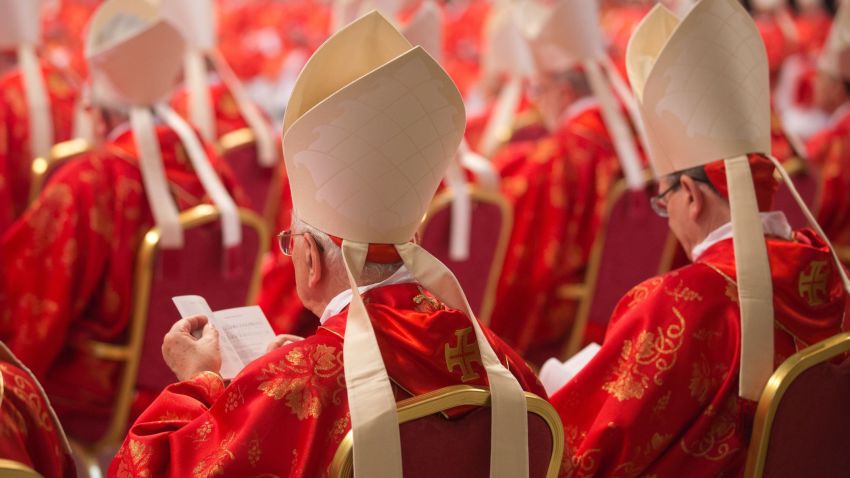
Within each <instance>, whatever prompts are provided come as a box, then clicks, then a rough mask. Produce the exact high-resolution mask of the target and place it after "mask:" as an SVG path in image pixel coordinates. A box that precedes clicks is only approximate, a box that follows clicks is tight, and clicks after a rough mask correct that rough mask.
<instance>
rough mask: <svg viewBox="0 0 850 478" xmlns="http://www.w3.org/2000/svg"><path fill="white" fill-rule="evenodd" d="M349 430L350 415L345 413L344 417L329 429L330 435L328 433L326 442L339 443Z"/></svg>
mask: <svg viewBox="0 0 850 478" xmlns="http://www.w3.org/2000/svg"><path fill="white" fill-rule="evenodd" d="M350 428H351V414H350V413H349V412H345V416H343V417H342V418H340V419H338V420H336V421H335V422H334V424H333V426H332V427H331V431H330V433H328V441H330V442H331V443H339V442H341V441H342V437H343V436H345V433H346V432H347V431H348V430H349V429H350Z"/></svg>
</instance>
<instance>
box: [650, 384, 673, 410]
mask: <svg viewBox="0 0 850 478" xmlns="http://www.w3.org/2000/svg"><path fill="white" fill-rule="evenodd" d="M672 395H673V391H672V390H667V393H665V394H664V395H661V397H659V398H658V401H657V402H655V405H654V406H653V407H652V414H653V415H660V414H661V413H663V412H664V410H667V406H668V405H670V397H671V396H672Z"/></svg>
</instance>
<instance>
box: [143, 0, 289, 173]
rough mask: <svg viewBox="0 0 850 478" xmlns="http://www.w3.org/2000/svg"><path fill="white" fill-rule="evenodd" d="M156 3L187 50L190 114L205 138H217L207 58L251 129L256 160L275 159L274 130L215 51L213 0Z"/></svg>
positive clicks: (185, 72) (269, 162) (270, 163)
mask: <svg viewBox="0 0 850 478" xmlns="http://www.w3.org/2000/svg"><path fill="white" fill-rule="evenodd" d="M149 1H151V2H153V3H154V4H155V5H157V6H159V7H160V8H161V11H162V15H163V17H165V18H167V19H169V20H170V21H171V22H172V24H174V25H176V26H178V27H179V28H180V29H181V33H182V34H183V37H184V38H185V39H186V44H187V49H186V56H185V60H184V68H183V76H184V82H185V85H186V88H187V90H188V91H187V93H188V106H189V117H190V119H191V121H192V123H193V125H194V126H196V127H197V128H198V130H199V131H200V132H201V134H202V135H203V136H204V138H206V139H207V140H208V141H211V142H215V141H217V140H218V137H217V135H216V128H215V108H214V107H213V104H212V96H211V95H210V92H209V73H208V71H207V60H209V61H210V62H211V63H212V65H213V67H214V69H215V71H216V73H218V76H219V78H220V79H221V81H222V82H223V83H224V85H225V86H226V87H227V89H228V90H229V91H230V93H231V94H232V95H233V99H234V101H235V102H236V108H237V109H238V110H239V114H240V115H242V118H243V119H244V120H245V122H246V123H247V124H248V126H249V127H250V128H251V130H252V131H253V132H254V137H255V142H256V145H257V159H258V161H259V163H260V164H261V165H263V166H273V165H274V164H275V163H276V162H277V160H278V157H279V156H278V150H277V144H276V143H275V138H274V133H272V130H271V127H270V125H269V124H268V121H266V118H265V117H264V116H263V114H262V112H261V111H260V110H259V109H258V108H257V106H256V105H255V104H254V103H253V102H252V101H251V99H250V97H249V96H248V93H247V91H246V90H245V87H244V85H243V84H242V82H241V81H240V80H239V78H238V77H237V76H236V74H235V73H234V72H233V70H232V69H231V68H230V65H229V64H228V63H227V61H226V60H225V59H224V57H223V56H222V55H221V54H220V53H219V51H218V32H217V28H216V19H217V15H216V5H215V2H214V0H149Z"/></svg>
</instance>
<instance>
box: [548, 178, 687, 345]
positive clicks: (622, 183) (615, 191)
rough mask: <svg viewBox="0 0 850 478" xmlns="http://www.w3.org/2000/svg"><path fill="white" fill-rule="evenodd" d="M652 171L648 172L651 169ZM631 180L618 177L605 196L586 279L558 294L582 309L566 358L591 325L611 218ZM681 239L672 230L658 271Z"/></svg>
mask: <svg viewBox="0 0 850 478" xmlns="http://www.w3.org/2000/svg"><path fill="white" fill-rule="evenodd" d="M647 174H648V173H647ZM628 189H629V188H628V183H626V180H625V179H620V180H618V181H617V182H616V183H615V184H614V187H613V188H611V191H610V192H609V193H608V197H607V198H606V200H605V209H604V211H603V226H602V228H601V229H600V231H599V234H598V235H597V236H596V239H595V240H594V241H593V246H592V248H591V251H590V257H589V258H588V261H587V271H586V272H585V278H584V283H582V284H568V285H565V286H563V287H561V288H560V289H559V290H558V292H557V293H558V295H559V296H560V297H561V298H565V299H574V300H578V301H579V306H578V312H577V313H576V319H575V322H574V323H573V327H572V331H571V332H570V336H569V338H568V339H567V343H566V344H565V346H564V349H563V351H562V353H561V359H562V360H566V359H568V358H570V357H572V356H573V355H575V354H576V353H577V352H578V351H579V348H580V347H581V342H582V340H584V332H585V330H586V329H587V321H588V319H589V318H590V309H591V306H592V305H593V296H594V294H595V293H596V287H597V285H598V281H599V270H600V266H601V265H602V253H603V252H604V251H605V241H606V239H607V238H608V227H609V221H610V219H611V212H612V211H613V210H614V206H615V205H616V204H617V201H619V200H620V198H621V197H622V196H623V195H624V194H625V193H626V192H627V191H628ZM677 246H678V241H677V240H676V237H675V236H674V235H673V233H672V232H669V233H668V234H667V240H666V243H665V245H664V251H663V252H662V254H661V260H660V261H659V264H658V274H659V275H660V274H664V273H666V272H668V271H670V269H671V268H672V265H673V259H674V257H675V255H676V247H677Z"/></svg>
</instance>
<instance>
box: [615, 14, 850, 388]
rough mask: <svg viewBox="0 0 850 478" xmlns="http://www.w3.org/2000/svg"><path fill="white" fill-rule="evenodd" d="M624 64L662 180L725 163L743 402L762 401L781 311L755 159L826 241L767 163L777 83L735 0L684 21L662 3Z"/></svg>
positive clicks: (642, 28)
mask: <svg viewBox="0 0 850 478" xmlns="http://www.w3.org/2000/svg"><path fill="white" fill-rule="evenodd" d="M626 67H627V71H628V75H629V80H630V81H631V85H632V88H633V89H634V92H635V95H636V96H637V99H638V103H639V105H640V111H641V114H642V116H643V119H644V124H645V126H646V130H647V135H648V137H649V144H650V161H651V164H652V166H653V169H654V172H655V175H656V176H657V177H659V178H661V177H664V176H666V175H668V174H671V173H674V172H677V171H682V170H686V169H689V168H693V167H698V166H705V165H707V164H709V163H713V162H715V161H719V160H725V168H726V177H727V182H728V189H729V203H730V207H731V213H732V228H733V242H734V248H735V266H736V270H737V283H738V298H739V304H740V307H741V362H740V377H739V385H740V387H739V395H740V396H741V397H743V398H746V399H749V400H756V401H757V400H759V398H760V396H761V392H762V390H763V389H764V386H765V384H766V383H767V381H768V379H769V378H770V376H771V374H772V373H773V365H774V353H773V337H774V330H773V319H774V310H773V284H772V278H771V273H770V263H769V262H768V256H767V248H766V245H765V240H764V232H763V230H762V226H761V220H760V218H759V215H758V213H759V210H758V204H757V200H756V193H755V188H754V184H753V179H752V173H751V170H750V163H749V160H748V157H747V155H748V154H752V153H759V154H763V155H765V156H767V157H769V158H770V159H771V160H772V161H773V163H774V165H775V166H776V168H777V170H778V171H779V173H780V174H782V175H783V178H784V180H785V183H786V185H787V186H788V187H789V188H790V189H791V191H792V192H793V193H794V195H795V197H796V199H797V202H798V204H799V205H800V206H801V208H802V209H803V211H804V213H805V214H806V215H807V217H808V219H809V221H810V223H811V224H812V226H813V227H815V228H816V229H817V230H818V232H819V233H820V234H821V236H822V237H823V238H824V239H826V236H825V235H823V233H822V231H821V230H820V228H819V227H818V226H817V223H816V222H815V221H814V218H813V217H812V215H811V213H810V212H809V211H808V209H807V208H806V207H805V204H804V203H803V201H802V200H801V199H800V198H799V195H798V194H796V190H794V187H793V184H792V183H791V181H790V179H789V178H788V176H787V174H785V173H784V169H783V168H782V166H781V165H780V164H779V163H778V162H777V161H776V160H775V158H772V157H771V156H770V147H771V141H770V139H771V138H770V83H769V75H768V63H767V53H766V51H765V47H764V44H763V43H762V39H761V36H760V35H759V31H758V29H757V28H756V25H755V23H754V22H753V20H752V18H751V17H750V15H749V14H748V13H747V11H746V10H745V9H744V8H743V7H742V6H741V4H740V3H739V2H738V0H702V1H700V2H699V3H697V4H696V5H695V6H694V8H693V9H692V10H691V11H690V12H689V14H688V15H687V16H686V17H685V18H683V19H681V20H680V19H679V18H678V17H676V16H675V15H674V14H673V13H672V12H670V11H669V10H668V9H666V8H665V7H663V6H662V5H657V6H656V7H655V8H654V9H653V10H652V11H651V12H650V13H649V14H648V15H647V17H646V18H644V20H643V21H642V22H641V24H640V25H639V26H638V27H637V29H636V30H635V32H634V34H633V36H632V38H631V40H630V42H629V45H628V49H627V52H626ZM834 257H836V260H837V256H834ZM838 269H839V271H841V272H842V274H843V268H842V267H841V266H839V267H838ZM844 281H845V287H848V282H847V279H846V277H844Z"/></svg>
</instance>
